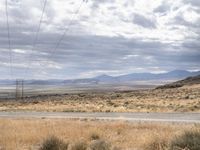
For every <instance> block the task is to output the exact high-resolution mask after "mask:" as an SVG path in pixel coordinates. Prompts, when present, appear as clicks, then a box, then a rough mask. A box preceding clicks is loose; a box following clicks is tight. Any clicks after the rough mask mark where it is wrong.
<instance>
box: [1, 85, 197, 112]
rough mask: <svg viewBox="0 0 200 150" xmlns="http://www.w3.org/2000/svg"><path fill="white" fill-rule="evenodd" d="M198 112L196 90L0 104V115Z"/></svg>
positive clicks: (39, 99)
mask: <svg viewBox="0 0 200 150" xmlns="http://www.w3.org/2000/svg"><path fill="white" fill-rule="evenodd" d="M19 110H23V111H59V112H75V111H78V112H200V86H192V87H191V86H190V87H189V86H186V87H181V88H174V89H156V90H136V91H130V92H110V93H109V92H108V93H79V94H68V95H58V96H46V97H35V98H28V99H24V100H23V101H0V111H19Z"/></svg>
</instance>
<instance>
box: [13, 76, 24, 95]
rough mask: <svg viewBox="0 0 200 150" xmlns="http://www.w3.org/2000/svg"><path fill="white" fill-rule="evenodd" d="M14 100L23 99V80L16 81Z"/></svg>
mask: <svg viewBox="0 0 200 150" xmlns="http://www.w3.org/2000/svg"><path fill="white" fill-rule="evenodd" d="M15 98H16V99H23V98H24V80H19V79H17V80H16V92H15Z"/></svg>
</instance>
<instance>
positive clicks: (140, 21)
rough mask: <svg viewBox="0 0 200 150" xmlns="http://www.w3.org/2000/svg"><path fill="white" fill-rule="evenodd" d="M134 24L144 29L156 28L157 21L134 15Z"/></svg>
mask: <svg viewBox="0 0 200 150" xmlns="http://www.w3.org/2000/svg"><path fill="white" fill-rule="evenodd" d="M133 16H134V17H133V23H135V24H137V25H139V26H142V27H144V28H156V20H153V19H151V18H146V17H145V16H142V15H140V14H133Z"/></svg>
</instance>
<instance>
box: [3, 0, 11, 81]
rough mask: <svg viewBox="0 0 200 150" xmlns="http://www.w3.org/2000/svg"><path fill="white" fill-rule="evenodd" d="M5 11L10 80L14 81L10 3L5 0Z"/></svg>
mask: <svg viewBox="0 0 200 150" xmlns="http://www.w3.org/2000/svg"><path fill="white" fill-rule="evenodd" d="M5 9H6V25H7V38H8V48H9V61H10V78H11V79H12V76H13V66H12V50H11V42H10V25H9V18H8V1H7V0H5Z"/></svg>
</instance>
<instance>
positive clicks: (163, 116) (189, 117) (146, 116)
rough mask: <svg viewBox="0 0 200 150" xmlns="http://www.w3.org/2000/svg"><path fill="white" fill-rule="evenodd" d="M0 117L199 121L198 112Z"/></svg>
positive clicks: (17, 114) (3, 115)
mask: <svg viewBox="0 0 200 150" xmlns="http://www.w3.org/2000/svg"><path fill="white" fill-rule="evenodd" d="M0 118H76V119H98V120H124V121H148V122H180V123H200V113H68V112H67V113H65V112H60V113H59V112H0Z"/></svg>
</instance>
